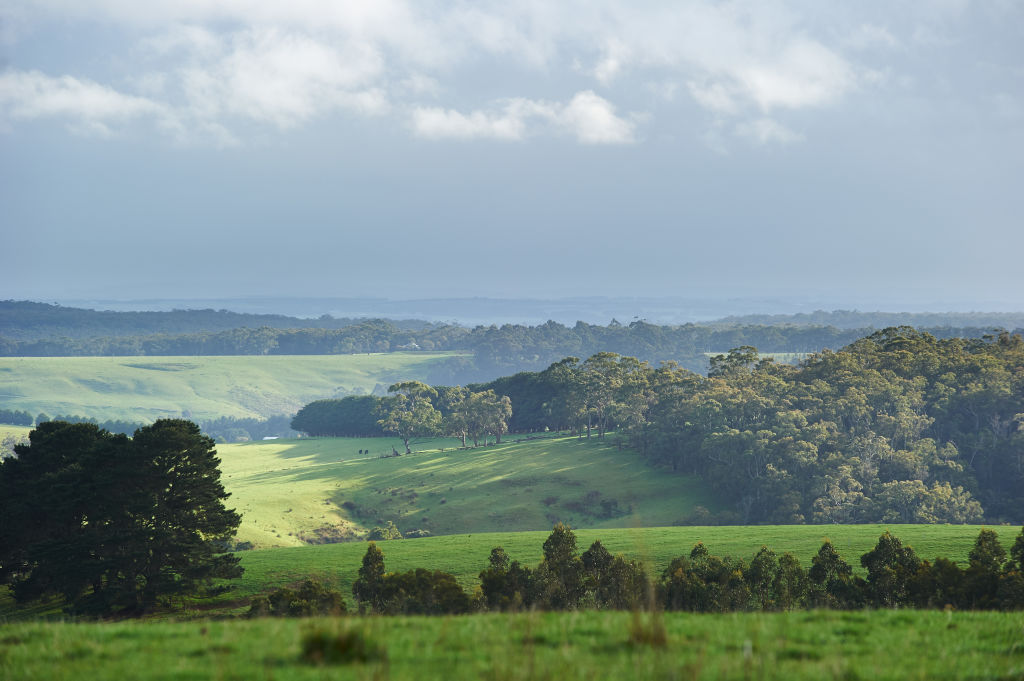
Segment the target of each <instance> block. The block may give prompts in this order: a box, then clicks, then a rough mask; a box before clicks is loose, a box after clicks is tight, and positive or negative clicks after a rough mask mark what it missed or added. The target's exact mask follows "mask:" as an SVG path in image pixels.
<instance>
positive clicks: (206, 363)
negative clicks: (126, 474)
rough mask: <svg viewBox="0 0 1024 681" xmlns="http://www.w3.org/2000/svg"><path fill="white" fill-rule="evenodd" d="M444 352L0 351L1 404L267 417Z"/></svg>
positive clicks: (416, 367) (412, 374) (75, 411)
mask: <svg viewBox="0 0 1024 681" xmlns="http://www.w3.org/2000/svg"><path fill="white" fill-rule="evenodd" d="M451 356H452V355H451V354H450V353H397V352H396V353H387V354H373V355H296V356H284V355H268V356H240V357H228V356H225V357H2V358H0V408H4V409H13V410H26V411H28V412H30V413H32V414H38V413H39V412H44V413H46V414H49V415H50V416H54V415H56V414H69V415H82V416H89V417H92V418H96V419H99V420H101V421H102V420H107V419H123V420H128V421H144V422H149V421H153V420H155V419H157V418H161V417H181V416H189V417H191V418H194V419H200V420H203V419H212V418H217V417H220V416H234V417H247V418H252V417H267V416H273V415H276V414H288V413H293V412H295V411H296V410H297V409H298V408H299V407H301V406H302V405H304V404H306V403H308V402H310V401H312V400H315V399H320V398H325V397H338V396H343V395H345V394H348V393H350V392H352V391H356V390H359V391H366V392H368V391H371V390H373V388H374V387H375V386H376V385H377V384H378V383H380V384H383V385H385V386H386V385H389V384H390V383H393V382H395V381H396V380H412V379H420V380H422V379H425V378H426V377H427V375H428V374H429V373H430V370H431V368H432V367H433V366H434V365H435V364H436V363H437V362H438V361H441V360H443V359H446V358H449V357H451Z"/></svg>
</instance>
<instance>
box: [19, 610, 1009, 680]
mask: <svg viewBox="0 0 1024 681" xmlns="http://www.w3.org/2000/svg"><path fill="white" fill-rule="evenodd" d="M661 621H662V622H663V623H664V628H665V631H666V635H667V636H666V639H667V640H666V645H665V646H664V647H657V646H651V645H649V644H645V643H635V642H634V638H633V637H631V630H632V629H633V627H634V625H633V622H634V620H633V618H632V616H631V615H630V614H628V613H607V612H600V613H596V612H588V613H548V614H532V613H528V614H520V615H471V616H465V617H436V618H423V617H373V618H355V617H353V618H335V619H309V620H266V619H264V620H248V621H219V622H201V623H200V622H162V623H152V622H150V623H136V622H119V623H108V624H71V623H32V624H15V625H7V626H6V627H4V629H3V630H2V631H0V677H2V678H5V679H19V680H21V681H35V680H38V681H61V680H65V679H67V680H74V681H78V679H90V680H92V681H105V680H108V679H109V680H111V681H122V680H123V679H135V680H138V681H149V680H158V679H159V680H164V679H167V680H170V679H175V680H179V679H221V680H228V679H239V680H244V681H260V680H263V679H266V680H268V681H269V680H270V679H274V680H275V681H289V680H292V679H295V680H299V679H310V680H313V679H328V678H330V679H367V680H369V679H373V680H375V681H376V680H378V679H391V680H394V681H400V680H403V679H410V680H415V681H429V680H432V679H444V680H445V681H448V680H458V679H490V680H493V681H513V680H518V679H523V680H526V679H560V680H569V679H581V680H583V679H586V680H588V681H589V680H592V679H615V680H620V679H659V680H660V679H715V680H718V679H763V680H766V681H770V680H774V679H779V680H785V681H802V680H805V679H806V680H807V681H824V680H828V679H844V680H850V679H879V680H888V679H892V680H896V679H900V680H902V679H951V680H956V679H972V680H977V679H1020V678H1022V676H1024V643H1022V639H1021V628H1022V626H1024V614H1021V613H991V612H985V613H974V612H971V613H943V612H934V611H932V612H913V611H893V610H882V611H875V612H828V611H815V612H792V613H776V614H762V613H747V614H733V615H692V614H682V613H670V614H667V615H665V616H664V618H663V619H662V620H661ZM640 622H641V623H642V624H643V625H646V626H648V627H649V626H650V625H649V623H648V620H647V618H643V619H641V620H640ZM311 632H320V633H323V634H325V635H327V636H331V637H336V636H337V635H338V634H339V633H342V632H358V634H359V635H361V636H362V637H363V638H364V640H367V641H369V642H371V644H373V645H374V646H375V647H376V648H377V650H376V651H375V652H374V653H373V654H371V655H369V659H368V660H367V661H365V662H362V661H361V662H352V663H348V664H338V665H334V666H324V665H321V664H317V663H316V662H314V661H310V660H309V659H308V658H307V657H305V656H304V655H303V640H304V639H305V638H307V637H308V636H309V634H310V633H311Z"/></svg>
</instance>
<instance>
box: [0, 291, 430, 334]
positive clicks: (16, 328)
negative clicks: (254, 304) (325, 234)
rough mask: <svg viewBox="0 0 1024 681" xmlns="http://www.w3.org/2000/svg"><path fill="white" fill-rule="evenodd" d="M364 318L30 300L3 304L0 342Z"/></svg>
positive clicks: (416, 325) (416, 323)
mask: <svg viewBox="0 0 1024 681" xmlns="http://www.w3.org/2000/svg"><path fill="white" fill-rule="evenodd" d="M363 321H366V319H364V318H351V317H341V318H336V317H332V316H331V315H329V314H325V315H321V316H320V317H318V318H316V319H306V318H300V317H291V316H287V315H281V314H253V313H246V312H231V311H229V310H213V309H204V310H167V311H114V310H88V309H83V308H77V307H66V306H63V305H57V304H48V303H37V302H31V301H27V300H18V301H16V300H0V336H6V337H7V338H11V339H15V340H22V341H23V340H41V339H45V338H59V339H73V338H77V339H85V338H99V337H120V336H149V335H156V334H166V335H178V334H194V333H203V332H205V333H210V332H217V331H230V330H232V329H240V328H244V327H248V328H253V329H256V328H260V327H264V326H265V327H270V328H275V329H299V328H305V329H309V328H316V329H341V328H344V327H346V326H350V325H352V324H356V323H359V322H363ZM392 323H393V324H394V325H396V326H398V327H400V328H409V329H420V328H424V327H427V326H431V324H430V322H425V321H420V320H414V319H403V320H392Z"/></svg>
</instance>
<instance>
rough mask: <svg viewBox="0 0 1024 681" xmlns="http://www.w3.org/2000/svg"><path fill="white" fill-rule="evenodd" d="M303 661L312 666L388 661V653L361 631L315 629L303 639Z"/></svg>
mask: <svg viewBox="0 0 1024 681" xmlns="http://www.w3.org/2000/svg"><path fill="white" fill-rule="evenodd" d="M301 657H302V659H303V660H304V661H306V662H309V663H312V664H352V663H354V662H370V661H371V660H380V661H382V662H384V661H386V660H387V658H388V655H387V651H386V650H384V649H383V648H381V647H380V646H379V645H377V644H376V643H374V642H373V641H371V640H369V639H368V638H367V637H366V634H364V633H363V632H361V631H357V630H355V629H348V630H345V631H342V632H340V633H332V632H328V631H324V630H322V629H314V630H312V631H309V632H307V633H305V634H304V635H303V637H302V656H301Z"/></svg>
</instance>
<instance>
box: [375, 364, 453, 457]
mask: <svg viewBox="0 0 1024 681" xmlns="http://www.w3.org/2000/svg"><path fill="white" fill-rule="evenodd" d="M388 392H389V393H391V397H388V398H386V399H385V400H383V401H382V402H381V405H380V411H381V412H382V413H383V415H384V418H382V419H380V420H379V421H378V422H377V423H378V424H379V425H380V427H381V429H382V430H383V431H384V432H386V433H394V434H395V435H397V436H398V437H399V438H401V440H402V443H403V444H404V445H405V453H406V454H411V453H412V450H411V449H410V448H409V440H411V439H412V438H414V437H430V436H433V435H438V434H439V433H440V432H441V412H439V411H438V410H437V409H435V408H434V405H433V403H432V402H431V400H434V399H437V391H436V390H434V389H433V388H431V387H430V386H429V385H426V384H425V383H421V382H420V381H406V382H404V383H395V384H394V385H392V386H391V387H390V388H388Z"/></svg>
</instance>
